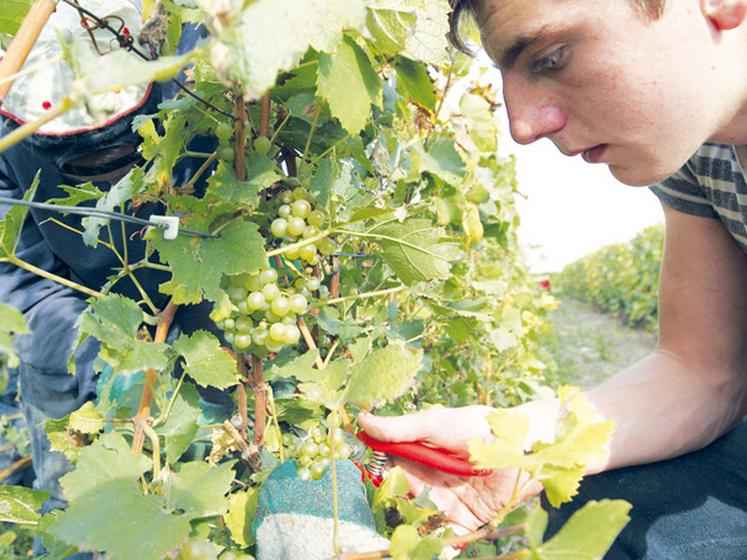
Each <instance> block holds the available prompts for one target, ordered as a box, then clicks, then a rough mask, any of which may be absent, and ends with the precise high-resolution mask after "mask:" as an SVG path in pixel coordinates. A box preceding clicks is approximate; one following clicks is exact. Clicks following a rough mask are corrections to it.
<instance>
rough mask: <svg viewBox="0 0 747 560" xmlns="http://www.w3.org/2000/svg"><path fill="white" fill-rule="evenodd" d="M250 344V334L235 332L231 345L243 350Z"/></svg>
mask: <svg viewBox="0 0 747 560" xmlns="http://www.w3.org/2000/svg"><path fill="white" fill-rule="evenodd" d="M251 344H252V335H250V334H237V335H236V336H235V337H234V339H233V345H234V346H235V347H236V348H237V349H239V350H245V349H247V348H249V346H251Z"/></svg>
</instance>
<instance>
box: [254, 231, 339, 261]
mask: <svg viewBox="0 0 747 560" xmlns="http://www.w3.org/2000/svg"><path fill="white" fill-rule="evenodd" d="M330 233H332V230H326V231H322V232H320V233H317V234H316V235H314V236H312V237H309V238H308V239H304V240H302V241H298V242H296V243H292V244H290V245H285V246H283V247H278V248H277V249H273V250H272V251H268V252H267V256H268V257H274V256H276V255H282V254H284V253H289V252H290V251H296V250H298V249H300V248H301V247H306V245H311V244H313V243H316V242H317V241H319V240H320V239H324V238H325V237H327V236H329V234H330Z"/></svg>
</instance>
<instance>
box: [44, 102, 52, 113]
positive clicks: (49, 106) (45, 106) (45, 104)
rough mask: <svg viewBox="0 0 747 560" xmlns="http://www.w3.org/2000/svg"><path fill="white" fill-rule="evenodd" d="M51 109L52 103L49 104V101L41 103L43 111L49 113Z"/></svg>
mask: <svg viewBox="0 0 747 560" xmlns="http://www.w3.org/2000/svg"><path fill="white" fill-rule="evenodd" d="M51 108H52V103H50V102H49V101H45V102H44V103H42V109H44V110H45V111H49V110H50V109H51Z"/></svg>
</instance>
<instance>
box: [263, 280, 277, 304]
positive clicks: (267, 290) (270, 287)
mask: <svg viewBox="0 0 747 560" xmlns="http://www.w3.org/2000/svg"><path fill="white" fill-rule="evenodd" d="M262 294H263V295H264V296H265V301H268V302H271V301H272V300H274V299H275V298H276V297H278V296H279V295H280V288H278V287H277V284H267V285H266V286H263V287H262Z"/></svg>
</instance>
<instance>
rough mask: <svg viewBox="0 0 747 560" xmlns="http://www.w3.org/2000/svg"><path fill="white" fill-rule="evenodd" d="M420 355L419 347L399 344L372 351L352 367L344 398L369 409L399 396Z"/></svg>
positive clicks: (406, 385)
mask: <svg viewBox="0 0 747 560" xmlns="http://www.w3.org/2000/svg"><path fill="white" fill-rule="evenodd" d="M422 358H423V353H422V351H421V350H413V349H411V348H407V347H405V346H404V345H400V344H390V345H389V346H386V347H384V348H379V349H377V350H374V351H373V352H371V353H370V354H369V355H368V356H366V357H365V358H364V359H363V360H361V361H360V362H358V363H357V364H355V365H354V366H353V367H352V370H351V375H350V380H349V381H348V384H347V388H346V390H345V394H344V399H345V401H346V402H353V403H356V404H358V405H360V406H362V407H364V408H369V407H370V406H371V405H372V404H375V403H380V402H381V401H391V400H393V399H395V398H397V397H399V396H400V395H402V394H403V393H404V392H405V391H406V390H407V388H408V387H410V385H411V384H412V381H413V379H414V378H415V375H416V374H417V373H418V371H419V370H420V362H421V360H422Z"/></svg>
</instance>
